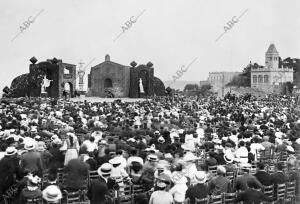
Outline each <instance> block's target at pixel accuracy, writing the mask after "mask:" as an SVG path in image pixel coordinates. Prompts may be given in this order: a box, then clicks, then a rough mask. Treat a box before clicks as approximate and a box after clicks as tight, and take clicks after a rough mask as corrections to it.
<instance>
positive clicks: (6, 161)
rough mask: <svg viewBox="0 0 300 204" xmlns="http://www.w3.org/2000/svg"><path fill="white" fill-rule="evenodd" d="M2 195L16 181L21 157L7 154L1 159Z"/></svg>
mask: <svg viewBox="0 0 300 204" xmlns="http://www.w3.org/2000/svg"><path fill="white" fill-rule="evenodd" d="M0 172H1V173H0V196H1V197H2V194H3V192H4V191H5V190H7V189H8V188H9V187H10V186H11V185H12V184H13V183H14V182H15V178H16V176H18V173H19V159H18V158H17V157H15V156H10V157H8V156H5V157H4V158H3V159H2V160H1V161H0ZM0 200H1V199H0Z"/></svg>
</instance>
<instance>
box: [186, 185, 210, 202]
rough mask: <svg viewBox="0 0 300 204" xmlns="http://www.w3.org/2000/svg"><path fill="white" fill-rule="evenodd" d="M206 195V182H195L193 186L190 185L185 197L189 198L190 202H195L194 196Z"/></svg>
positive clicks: (203, 196) (200, 197)
mask: <svg viewBox="0 0 300 204" xmlns="http://www.w3.org/2000/svg"><path fill="white" fill-rule="evenodd" d="M207 195H208V186H207V185H206V184H196V185H193V186H190V187H189V188H188V189H187V191H186V193H185V197H186V198H189V199H190V202H191V203H190V204H194V203H195V198H199V199H202V198H206V197H207Z"/></svg>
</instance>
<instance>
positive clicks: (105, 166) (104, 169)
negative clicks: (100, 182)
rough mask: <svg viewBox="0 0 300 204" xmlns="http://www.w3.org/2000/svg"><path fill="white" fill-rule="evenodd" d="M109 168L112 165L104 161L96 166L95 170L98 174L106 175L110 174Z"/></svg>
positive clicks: (110, 168)
mask: <svg viewBox="0 0 300 204" xmlns="http://www.w3.org/2000/svg"><path fill="white" fill-rule="evenodd" d="M111 170H112V165H111V164H110V163H104V164H102V165H101V166H100V167H99V168H98V170H97V172H98V174H99V175H100V176H103V177H108V176H110V174H111Z"/></svg>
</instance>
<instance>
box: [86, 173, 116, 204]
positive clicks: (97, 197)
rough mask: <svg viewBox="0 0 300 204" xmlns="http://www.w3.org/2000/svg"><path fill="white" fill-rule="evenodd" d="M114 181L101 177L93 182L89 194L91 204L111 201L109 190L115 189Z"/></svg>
mask: <svg viewBox="0 0 300 204" xmlns="http://www.w3.org/2000/svg"><path fill="white" fill-rule="evenodd" d="M113 186H114V181H113V180H112V179H111V178H108V180H107V182H106V181H105V180H104V179H103V178H102V177H100V178H99V179H97V180H94V181H92V182H91V185H90V188H89V190H88V193H87V196H88V197H89V199H90V200H91V204H107V203H110V202H109V199H107V198H108V197H109V190H111V189H113Z"/></svg>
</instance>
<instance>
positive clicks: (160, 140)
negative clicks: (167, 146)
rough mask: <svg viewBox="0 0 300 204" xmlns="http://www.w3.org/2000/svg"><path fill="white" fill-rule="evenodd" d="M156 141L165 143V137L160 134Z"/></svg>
mask: <svg viewBox="0 0 300 204" xmlns="http://www.w3.org/2000/svg"><path fill="white" fill-rule="evenodd" d="M157 141H158V142H159V143H161V144H163V143H165V138H163V137H162V136H160V137H159V138H158V139H157Z"/></svg>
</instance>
